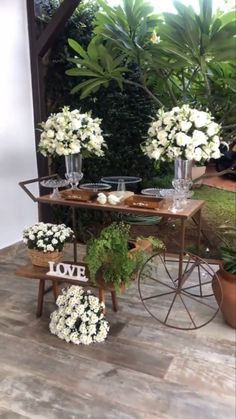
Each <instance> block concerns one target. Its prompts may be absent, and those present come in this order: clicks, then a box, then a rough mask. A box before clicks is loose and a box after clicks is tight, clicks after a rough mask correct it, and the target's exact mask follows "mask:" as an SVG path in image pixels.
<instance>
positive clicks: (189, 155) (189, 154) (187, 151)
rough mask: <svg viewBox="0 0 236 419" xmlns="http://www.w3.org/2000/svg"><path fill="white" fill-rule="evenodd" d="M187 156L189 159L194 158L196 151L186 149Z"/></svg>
mask: <svg viewBox="0 0 236 419" xmlns="http://www.w3.org/2000/svg"><path fill="white" fill-rule="evenodd" d="M185 157H186V159H187V160H194V151H193V149H187V150H185Z"/></svg>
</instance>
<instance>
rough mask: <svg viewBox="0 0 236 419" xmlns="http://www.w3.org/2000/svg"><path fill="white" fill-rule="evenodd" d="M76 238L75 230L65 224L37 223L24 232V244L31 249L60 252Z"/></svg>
mask: <svg viewBox="0 0 236 419" xmlns="http://www.w3.org/2000/svg"><path fill="white" fill-rule="evenodd" d="M73 238H74V233H73V230H71V228H70V227H66V225H65V224H51V223H36V224H34V225H32V226H31V227H28V228H26V229H25V230H24V231H23V242H24V243H25V244H27V247H28V248H29V249H35V250H39V251H42V252H44V253H46V252H55V251H58V252H60V251H61V250H62V249H63V247H64V244H65V243H66V242H69V241H72V240H73Z"/></svg>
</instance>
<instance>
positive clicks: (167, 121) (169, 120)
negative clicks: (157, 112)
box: [163, 116, 172, 125]
mask: <svg viewBox="0 0 236 419" xmlns="http://www.w3.org/2000/svg"><path fill="white" fill-rule="evenodd" d="M163 123H164V124H165V125H172V118H171V117H170V116H167V117H165V118H164V119H163Z"/></svg>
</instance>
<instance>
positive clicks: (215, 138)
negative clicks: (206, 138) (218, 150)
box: [212, 135, 228, 147]
mask: <svg viewBox="0 0 236 419" xmlns="http://www.w3.org/2000/svg"><path fill="white" fill-rule="evenodd" d="M212 141H214V145H215V147H219V146H220V138H219V136H218V135H214V137H213V138H212ZM225 144H226V143H225ZM226 145H227V146H228V144H226Z"/></svg>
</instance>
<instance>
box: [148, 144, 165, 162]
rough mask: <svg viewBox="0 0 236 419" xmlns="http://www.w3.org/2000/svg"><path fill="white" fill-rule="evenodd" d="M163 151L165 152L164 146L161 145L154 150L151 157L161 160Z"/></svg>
mask: <svg viewBox="0 0 236 419" xmlns="http://www.w3.org/2000/svg"><path fill="white" fill-rule="evenodd" d="M162 152H163V148H161V147H159V148H156V150H153V151H152V153H151V155H150V157H151V158H152V159H155V160H159V158H160V157H161V154H162Z"/></svg>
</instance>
